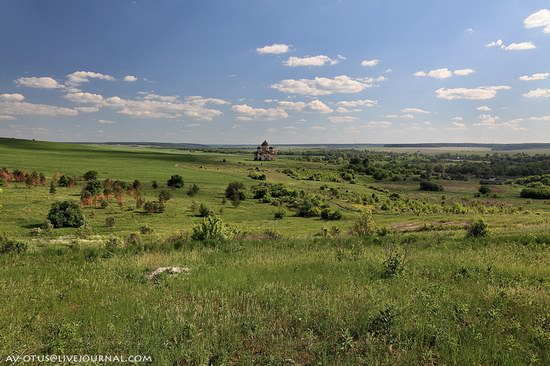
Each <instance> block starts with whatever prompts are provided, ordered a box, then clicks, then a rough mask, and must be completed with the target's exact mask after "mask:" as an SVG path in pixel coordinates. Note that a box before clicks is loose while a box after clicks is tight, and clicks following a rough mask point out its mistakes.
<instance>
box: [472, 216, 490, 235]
mask: <svg viewBox="0 0 550 366" xmlns="http://www.w3.org/2000/svg"><path fill="white" fill-rule="evenodd" d="M488 227H489V225H487V222H485V220H483V219H478V220H476V221H474V222H472V223H471V224H470V225H469V226H468V236H470V237H474V238H479V237H483V236H487V235H489V229H488Z"/></svg>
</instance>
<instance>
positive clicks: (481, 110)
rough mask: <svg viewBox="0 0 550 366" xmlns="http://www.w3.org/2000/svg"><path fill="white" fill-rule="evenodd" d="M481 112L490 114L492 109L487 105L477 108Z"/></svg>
mask: <svg viewBox="0 0 550 366" xmlns="http://www.w3.org/2000/svg"><path fill="white" fill-rule="evenodd" d="M476 109H477V110H478V111H480V112H489V111H490V110H491V108H489V107H487V106H486V105H482V106H479V107H477V108H476Z"/></svg>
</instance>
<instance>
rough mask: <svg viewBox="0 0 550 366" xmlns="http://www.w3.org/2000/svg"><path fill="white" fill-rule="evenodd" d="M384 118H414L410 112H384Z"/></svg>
mask: <svg viewBox="0 0 550 366" xmlns="http://www.w3.org/2000/svg"><path fill="white" fill-rule="evenodd" d="M384 118H391V119H395V118H404V119H413V118H414V115H412V114H410V113H405V114H401V115H397V114H386V115H385V116H384Z"/></svg>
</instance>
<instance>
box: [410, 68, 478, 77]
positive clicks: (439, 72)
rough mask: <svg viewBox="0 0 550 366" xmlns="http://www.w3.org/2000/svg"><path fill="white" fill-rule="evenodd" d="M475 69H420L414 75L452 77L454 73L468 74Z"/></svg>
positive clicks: (459, 74)
mask: <svg viewBox="0 0 550 366" xmlns="http://www.w3.org/2000/svg"><path fill="white" fill-rule="evenodd" d="M474 72H475V70H472V69H459V70H454V71H453V70H449V69H447V68H443V69H436V70H431V71H428V72H426V71H418V72H415V73H414V75H415V76H419V77H425V76H427V77H430V78H435V79H447V78H450V77H452V76H453V75H455V76H468V75H470V74H472V73H474Z"/></svg>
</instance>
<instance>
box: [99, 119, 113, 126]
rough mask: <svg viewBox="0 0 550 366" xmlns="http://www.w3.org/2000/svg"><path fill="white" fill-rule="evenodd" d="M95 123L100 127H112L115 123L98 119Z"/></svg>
mask: <svg viewBox="0 0 550 366" xmlns="http://www.w3.org/2000/svg"><path fill="white" fill-rule="evenodd" d="M97 123H99V124H102V125H114V124H115V123H116V122H115V121H111V120H109V119H98V120H97Z"/></svg>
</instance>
